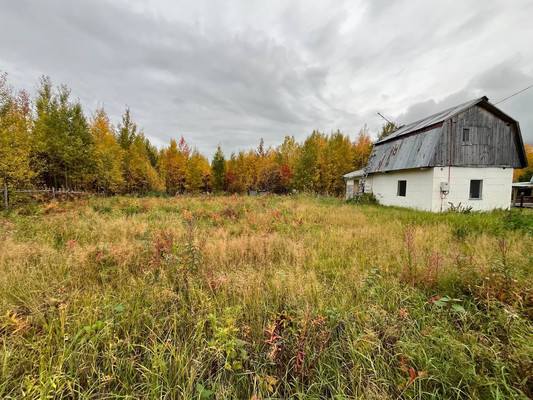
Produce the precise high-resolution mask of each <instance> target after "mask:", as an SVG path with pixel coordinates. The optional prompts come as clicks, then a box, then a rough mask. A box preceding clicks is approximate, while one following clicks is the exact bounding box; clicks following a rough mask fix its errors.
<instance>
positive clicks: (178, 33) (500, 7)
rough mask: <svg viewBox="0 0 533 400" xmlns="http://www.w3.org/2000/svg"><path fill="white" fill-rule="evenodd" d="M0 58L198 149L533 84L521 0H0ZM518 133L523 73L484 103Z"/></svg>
mask: <svg viewBox="0 0 533 400" xmlns="http://www.w3.org/2000/svg"><path fill="white" fill-rule="evenodd" d="M0 38H1V39H0V70H3V71H6V72H8V74H9V81H10V83H12V84H13V85H14V86H15V87H17V88H25V89H29V90H30V92H31V93H34V92H35V87H36V83H37V81H38V79H39V77H40V76H41V75H43V74H45V75H49V76H50V77H51V78H52V81H53V83H54V84H60V83H64V84H66V85H68V86H69V87H70V88H71V89H72V94H73V96H74V97H78V98H79V99H80V100H81V102H82V104H83V106H84V108H85V110H86V113H87V114H89V113H90V112H92V111H94V109H95V108H96V106H97V104H98V103H99V102H103V103H104V105H105V108H106V110H107V111H108V114H109V115H110V117H111V118H112V120H113V122H115V123H116V122H117V121H118V120H119V119H120V115H121V114H122V112H123V110H124V107H125V105H126V104H127V105H129V107H130V108H131V111H132V116H133V118H134V120H135V121H136V122H137V123H138V125H140V126H141V127H143V129H144V131H145V133H146V135H147V136H148V137H149V138H150V140H152V142H153V143H154V144H156V145H158V146H163V145H166V144H167V143H168V141H169V139H170V138H172V137H173V138H179V137H180V136H182V135H183V136H184V137H185V139H186V140H187V141H188V142H189V143H191V144H192V145H194V146H197V147H198V148H199V149H200V151H202V152H203V153H204V154H206V155H208V156H211V155H212V154H213V152H214V149H215V148H216V146H217V145H218V144H220V145H221V146H222V147H223V149H224V151H225V152H226V154H229V153H230V152H231V151H237V150H239V149H248V148H250V147H256V146H257V144H258V142H259V139H260V138H261V137H263V138H264V140H265V144H266V145H277V144H279V143H281V141H282V140H283V137H284V136H285V135H294V136H296V138H297V139H303V138H304V137H306V136H307V135H308V134H309V133H311V131H312V130H313V129H319V130H321V131H324V132H326V133H329V132H332V131H335V130H337V129H340V130H341V131H343V132H345V133H348V134H350V135H351V136H353V137H355V135H356V134H357V132H358V131H359V130H360V129H361V127H362V126H363V125H364V124H365V123H366V124H368V126H369V128H370V130H371V133H372V136H373V138H375V137H376V134H377V131H378V130H379V128H380V126H381V124H382V123H383V120H381V119H380V117H378V116H377V115H376V112H377V111H380V112H382V113H383V114H384V115H385V116H386V117H387V118H389V119H392V120H394V121H395V122H398V123H407V122H411V121H413V120H416V119H419V118H422V117H424V116H426V115H428V114H431V113H433V112H437V111H440V110H441V109H444V108H447V107H449V106H453V105H455V104H458V103H461V102H464V101H468V100H470V99H473V98H476V97H480V96H482V95H486V96H488V97H489V99H490V101H492V102H497V101H499V100H501V99H503V98H505V97H507V96H509V95H511V94H513V93H514V92H517V91H519V90H521V89H523V88H524V87H526V86H529V85H531V84H533V44H532V40H533V1H531V0H513V1H496V0H484V1H478V0H467V1H446V0H445V1H442V0H441V1H438V2H437V1H428V0H419V1H386V0H379V1H377V0H362V1H353V0H350V1H340V0H335V1H309V0H303V1H288V0H284V1H271V0H269V1H251V0H242V1H228V0H225V1H215V0H213V1H194V2H193V1H190V2H180V1H175V0H157V1H156V0H154V1H148V0H144V1H141V0H135V1H133V0H109V1H104V0H77V1H72V0H48V1H45V0H0ZM499 107H500V108H502V109H503V110H504V111H505V112H507V113H508V114H510V115H511V116H512V117H514V118H515V119H517V120H518V121H519V122H520V123H521V127H522V134H523V136H524V140H525V141H526V142H528V143H531V144H533V88H532V89H530V90H528V91H526V92H524V93H522V94H520V95H518V96H516V97H514V98H512V99H510V100H508V101H505V102H503V103H502V104H500V105H499Z"/></svg>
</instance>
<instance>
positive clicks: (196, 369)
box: [0, 197, 533, 399]
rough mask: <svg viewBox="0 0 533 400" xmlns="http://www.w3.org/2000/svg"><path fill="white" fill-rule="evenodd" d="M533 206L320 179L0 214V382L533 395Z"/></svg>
mask: <svg viewBox="0 0 533 400" xmlns="http://www.w3.org/2000/svg"><path fill="white" fill-rule="evenodd" d="M532 238H533V214H532V213H531V212H530V211H529V212H528V211H527V210H525V211H524V212H523V213H520V212H518V211H516V212H513V213H509V212H504V211H498V212H494V213H488V214H477V213H472V214H430V213H424V212H417V211H411V210H404V209H397V208H387V207H381V206H375V205H356V204H345V203H343V202H342V201H341V200H337V199H331V198H311V197H261V198H249V197H203V198H200V197H198V198H193V197H191V198H189V197H183V198H170V199H164V198H140V199H136V198H125V197H115V198H108V199H91V200H80V201H76V202H73V203H51V204H41V205H29V206H23V207H22V208H20V209H18V210H11V211H9V212H7V211H4V213H3V214H0V246H1V247H0V272H1V274H0V397H1V398H22V397H27V398H76V399H77V398H86V399H89V398H91V399H102V398H107V399H109V398H167V399H193V398H198V399H215V398H216V399H226V398H228V399H231V398H236V399H263V398H277V399H281V398H294V399H331V398H334V399H354V398H364V399H396V398H453V399H469V398H472V399H492V398H494V399H503V398H506V399H507V398H527V397H530V398H531V397H532V396H533V294H532V293H533V292H532V283H533V252H532Z"/></svg>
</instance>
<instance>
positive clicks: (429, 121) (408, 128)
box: [375, 96, 514, 144]
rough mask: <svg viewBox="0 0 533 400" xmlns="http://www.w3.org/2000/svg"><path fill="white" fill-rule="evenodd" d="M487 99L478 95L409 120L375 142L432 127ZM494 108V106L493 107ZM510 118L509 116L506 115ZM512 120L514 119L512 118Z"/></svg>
mask: <svg viewBox="0 0 533 400" xmlns="http://www.w3.org/2000/svg"><path fill="white" fill-rule="evenodd" d="M488 100H489V99H488V98H487V97H486V96H483V97H480V98H479V99H475V100H470V101H468V102H466V103H463V104H459V105H458V106H455V107H451V108H448V109H447V110H444V111H440V112H438V113H436V114H433V115H430V116H429V117H426V118H423V119H421V120H418V121H415V122H411V123H409V124H407V125H404V126H402V127H401V128H400V129H397V130H395V131H394V132H392V133H391V134H390V135H389V136H387V137H385V138H383V139H381V140H378V141H377V142H376V143H375V144H381V143H385V142H388V141H390V140H393V139H396V138H398V137H400V136H404V135H407V134H409V133H413V132H415V131H420V130H423V129H427V128H430V127H432V126H433V125H436V124H439V123H441V122H443V121H445V120H447V119H448V118H451V117H454V116H456V115H457V114H460V113H462V112H463V111H465V110H467V109H468V108H470V107H472V106H474V105H476V104H478V103H481V102H482V101H488ZM494 108H495V107H494ZM502 114H503V113H502ZM508 118H510V117H508ZM513 121H514V120H513Z"/></svg>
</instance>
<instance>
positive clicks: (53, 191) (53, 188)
mask: <svg viewBox="0 0 533 400" xmlns="http://www.w3.org/2000/svg"><path fill="white" fill-rule="evenodd" d="M52 197H53V198H54V199H55V198H56V188H55V186H52Z"/></svg>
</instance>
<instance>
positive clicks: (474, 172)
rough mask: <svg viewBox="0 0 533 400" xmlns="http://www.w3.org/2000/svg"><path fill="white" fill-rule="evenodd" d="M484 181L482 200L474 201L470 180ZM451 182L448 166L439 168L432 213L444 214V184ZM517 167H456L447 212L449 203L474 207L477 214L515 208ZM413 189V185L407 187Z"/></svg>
mask: <svg viewBox="0 0 533 400" xmlns="http://www.w3.org/2000/svg"><path fill="white" fill-rule="evenodd" d="M472 179H481V180H483V185H482V191H481V197H482V198H481V199H479V200H471V199H469V197H470V180H472ZM446 181H448V167H435V168H434V173H433V189H432V204H433V206H432V210H433V211H440V206H441V199H440V183H441V182H446ZM512 181H513V168H501V167H478V168H475V167H452V168H451V171H450V193H449V194H448V195H447V196H446V198H445V199H444V201H443V210H446V209H448V208H449V207H450V204H449V203H448V202H451V203H453V204H454V205H458V204H459V203H461V205H462V206H467V207H472V209H473V210H475V211H488V210H493V209H495V208H502V209H508V208H509V207H510V205H511V186H512ZM407 185H408V186H409V183H408V184H407Z"/></svg>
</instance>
